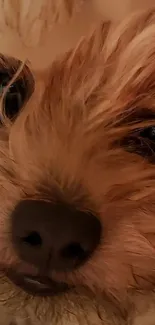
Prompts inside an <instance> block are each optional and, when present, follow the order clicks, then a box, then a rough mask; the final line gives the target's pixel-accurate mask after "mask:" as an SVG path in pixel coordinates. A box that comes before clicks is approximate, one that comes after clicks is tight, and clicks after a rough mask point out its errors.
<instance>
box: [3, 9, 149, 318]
mask: <svg viewBox="0 0 155 325" xmlns="http://www.w3.org/2000/svg"><path fill="white" fill-rule="evenodd" d="M154 23H155V16H154V14H150V13H149V14H143V15H139V16H136V17H133V18H132V19H131V20H130V21H129V22H127V23H126V24H124V25H121V27H119V28H118V29H117V30H116V31H114V30H112V28H111V29H110V27H109V25H108V24H105V25H103V26H102V27H101V28H100V29H98V30H96V31H95V33H94V34H93V36H92V37H91V38H90V39H89V40H85V41H83V42H82V43H81V44H80V45H79V46H78V47H77V49H76V50H75V51H71V52H70V53H68V54H67V55H65V56H64V57H63V58H61V59H60V60H59V61H57V62H55V63H54V64H53V65H52V66H51V68H50V70H49V71H48V72H46V74H45V75H44V74H43V75H39V76H38V75H37V74H36V73H34V74H33V75H32V72H31V70H30V69H29V68H27V67H23V69H21V65H20V64H19V62H17V61H16V60H14V59H9V58H4V57H2V58H1V71H2V72H1V78H2V101H1V116H2V117H1V120H2V126H1V130H0V184H1V205H0V221H1V228H0V229H1V230H0V256H1V261H0V263H1V270H2V272H1V280H0V296H1V297H2V299H1V300H3V302H4V303H5V305H7V306H9V307H10V308H11V310H13V311H14V313H16V314H17V315H18V316H22V317H23V315H29V317H31V319H33V317H34V319H35V321H36V316H37V317H38V319H40V320H41V321H43V322H47V324H49V323H50V322H51V321H52V322H54V323H56V322H58V323H59V322H60V323H61V324H66V323H67V322H68V324H73V323H75V324H78V323H80V322H81V320H82V324H84V322H85V323H87V322H88V323H89V324H100V323H101V322H102V321H105V324H117V323H119V324H120V320H119V316H118V315H119V313H116V312H115V310H113V307H112V306H113V302H114V301H115V300H116V301H120V300H121V308H120V311H121V312H122V311H123V310H124V308H125V306H126V302H127V299H128V297H129V296H130V292H131V291H132V292H133V291H134V290H136V289H144V290H150V291H151V290H152V289H153V287H154V282H155V236H154V234H155V221H154V216H155V204H154V195H155V167H154V163H155V159H154V151H155V122H154V118H155V101H154V96H155V83H154V73H155V64H154V57H155V51H154V40H155V29H154ZM16 72H17V73H16ZM15 73H16V75H15ZM13 76H14V79H12V78H13ZM11 79H12V83H11V86H10V85H9V84H8V82H9V80H11ZM6 84H8V87H7V88H6V89H5V86H6ZM4 89H5V90H4ZM3 90H4V92H3ZM38 296H43V297H38ZM49 296H50V297H49ZM105 297H108V298H105ZM109 300H110V301H111V303H110V307H109V302H108V301H109ZM117 306H118V305H117ZM128 311H129V309H128ZM113 314H115V316H114V318H113ZM116 314H117V316H116ZM38 321H39V320H38Z"/></svg>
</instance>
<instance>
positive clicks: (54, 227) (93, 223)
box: [11, 200, 101, 271]
mask: <svg viewBox="0 0 155 325" xmlns="http://www.w3.org/2000/svg"><path fill="white" fill-rule="evenodd" d="M11 221H12V241H13V244H14V246H15V249H16V252H17V254H18V256H19V257H20V258H21V259H22V260H24V261H25V262H27V263H30V264H33V265H35V266H36V267H37V268H39V269H42V270H44V271H46V270H50V269H51V270H55V271H69V270H73V269H75V268H76V267H78V266H80V265H81V264H83V263H85V261H86V260H87V259H89V257H90V256H91V255H92V253H93V252H94V250H95V249H96V247H97V246H98V244H99V242H100V237H101V223H100V221H99V220H98V219H97V218H96V217H95V216H94V215H92V214H91V213H86V212H82V211H78V210H76V209H74V208H72V207H69V206H67V205H65V204H62V205H59V204H57V205H56V204H55V205H54V204H53V203H51V202H46V201H35V200H24V201H21V202H20V203H19V204H18V205H17V206H16V207H15V209H14V211H13V213H12V215H11Z"/></svg>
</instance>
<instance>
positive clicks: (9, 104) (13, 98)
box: [0, 72, 33, 120]
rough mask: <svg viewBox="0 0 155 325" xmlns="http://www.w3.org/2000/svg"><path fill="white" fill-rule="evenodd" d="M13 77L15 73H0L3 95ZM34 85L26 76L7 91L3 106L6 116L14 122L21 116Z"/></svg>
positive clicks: (0, 85) (0, 88) (0, 90)
mask: <svg viewBox="0 0 155 325" xmlns="http://www.w3.org/2000/svg"><path fill="white" fill-rule="evenodd" d="M12 77H13V73H8V72H2V73H0V94H1V95H2V93H3V91H4V89H5V87H6V86H7V85H8V83H9V82H10V80H11V79H12ZM32 91H33V87H32V83H31V85H30V82H29V81H28V79H27V78H26V76H22V77H21V78H20V77H19V78H18V79H17V80H16V81H15V82H14V83H13V84H11V85H10V87H9V88H8V90H7V93H6V94H5V97H4V101H3V106H4V110H5V115H6V116H7V117H8V118H9V119H10V120H14V119H15V118H16V117H17V115H18V114H19V112H20V110H21V109H22V107H23V105H24V104H25V102H26V101H27V100H28V99H29V97H30V95H31V94H32Z"/></svg>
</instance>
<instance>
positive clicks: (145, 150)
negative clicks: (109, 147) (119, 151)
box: [122, 126, 155, 163]
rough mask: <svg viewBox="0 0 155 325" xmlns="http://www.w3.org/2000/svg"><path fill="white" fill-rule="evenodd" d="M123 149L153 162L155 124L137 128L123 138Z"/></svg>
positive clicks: (154, 154) (154, 159)
mask: <svg viewBox="0 0 155 325" xmlns="http://www.w3.org/2000/svg"><path fill="white" fill-rule="evenodd" d="M122 144H123V146H124V147H125V149H126V150H127V151H129V152H133V153H137V154H139V155H141V156H143V157H144V158H148V159H149V160H150V161H151V162H152V163H155V126H149V127H146V128H142V129H137V130H136V131H134V132H133V133H132V134H130V135H129V136H127V137H126V138H124V139H123V142H122Z"/></svg>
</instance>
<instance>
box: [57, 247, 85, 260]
mask: <svg viewBox="0 0 155 325" xmlns="http://www.w3.org/2000/svg"><path fill="white" fill-rule="evenodd" d="M85 255H86V252H85V251H84V249H83V248H82V247H81V245H80V244H78V243H71V244H69V245H67V246H66V247H65V248H63V249H62V251H61V256H62V257H63V258H66V259H83V258H85Z"/></svg>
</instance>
